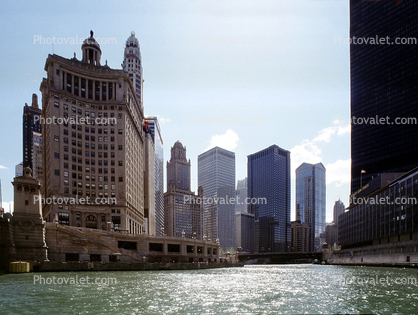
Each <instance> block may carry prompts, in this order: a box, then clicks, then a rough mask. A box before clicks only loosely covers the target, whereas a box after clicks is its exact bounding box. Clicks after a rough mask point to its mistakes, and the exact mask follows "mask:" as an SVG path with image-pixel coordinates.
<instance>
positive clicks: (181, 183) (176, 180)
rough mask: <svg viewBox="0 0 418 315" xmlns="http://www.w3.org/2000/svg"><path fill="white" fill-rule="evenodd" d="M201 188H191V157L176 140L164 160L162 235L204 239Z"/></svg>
mask: <svg viewBox="0 0 418 315" xmlns="http://www.w3.org/2000/svg"><path fill="white" fill-rule="evenodd" d="M202 199H203V190H202V187H200V186H199V188H198V194H197V195H195V194H194V193H193V192H192V191H190V160H187V157H186V147H185V146H183V145H182V143H181V142H180V141H176V143H174V146H173V147H172V148H171V158H170V161H168V162H167V192H166V193H165V194H164V234H166V235H167V236H172V237H186V238H196V239H200V240H202V239H203V200H202Z"/></svg>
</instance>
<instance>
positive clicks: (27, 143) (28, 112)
mask: <svg viewBox="0 0 418 315" xmlns="http://www.w3.org/2000/svg"><path fill="white" fill-rule="evenodd" d="M41 116H42V110H41V109H40V108H39V106H38V96H37V95H36V94H32V105H31V106H28V104H25V107H23V167H29V168H30V169H33V162H32V157H33V145H34V143H33V133H34V132H36V133H38V134H42V125H41V121H40V117H41Z"/></svg>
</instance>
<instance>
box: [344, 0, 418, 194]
mask: <svg viewBox="0 0 418 315" xmlns="http://www.w3.org/2000/svg"><path fill="white" fill-rule="evenodd" d="M417 15H418V2H416V1H394V0H382V1H360V0H359V1H351V2H350V36H351V38H354V37H356V38H357V39H358V38H376V37H379V38H380V39H381V38H387V37H389V38H390V40H391V41H392V42H394V41H395V39H397V38H398V39H399V38H403V39H408V38H413V39H415V37H416V33H417V31H418V19H417ZM376 21H379V22H376ZM415 40H416V39H415ZM417 52H418V46H417V45H416V43H410V44H402V45H395V44H392V45H391V44H381V45H354V44H352V45H350V57H351V58H350V59H351V62H350V67H351V117H352V119H353V121H352V124H351V161H352V168H351V193H352V194H353V193H354V192H356V191H357V190H359V189H360V188H361V187H360V186H361V181H362V182H363V184H367V183H368V182H369V181H370V180H371V179H372V178H373V177H376V176H377V175H378V174H381V173H391V172H407V171H409V170H411V169H412V168H414V167H416V166H418V146H417V145H416V144H417V143H418V133H417V122H416V119H417V117H418V90H417V89H416V84H415V82H416V80H417V78H418V60H417V58H416V55H417ZM387 117H388V119H389V122H388V123H376V122H373V121H370V122H369V123H359V122H358V119H359V118H360V119H369V120H370V119H373V120H379V119H381V118H383V119H386V118H387ZM397 118H399V119H401V120H400V121H399V122H400V123H399V122H397V121H396V119H397ZM408 118H412V119H413V121H409V123H408V121H407V120H405V119H408ZM402 119H404V120H403V121H404V123H402ZM356 120H357V123H356ZM363 122H364V121H363ZM405 122H406V123H405ZM362 170H363V171H366V173H363V174H362Z"/></svg>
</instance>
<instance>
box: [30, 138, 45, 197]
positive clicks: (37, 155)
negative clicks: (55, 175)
mask: <svg viewBox="0 0 418 315" xmlns="http://www.w3.org/2000/svg"><path fill="white" fill-rule="evenodd" d="M32 144H33V145H32V176H33V177H34V178H36V179H38V181H39V183H40V184H41V192H43V186H44V184H43V177H44V173H43V167H42V157H43V154H42V134H41V133H38V132H35V131H34V132H33V133H32Z"/></svg>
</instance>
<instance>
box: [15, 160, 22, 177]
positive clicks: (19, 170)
mask: <svg viewBox="0 0 418 315" xmlns="http://www.w3.org/2000/svg"><path fill="white" fill-rule="evenodd" d="M19 176H23V162H20V163H19V164H16V166H15V177H19Z"/></svg>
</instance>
